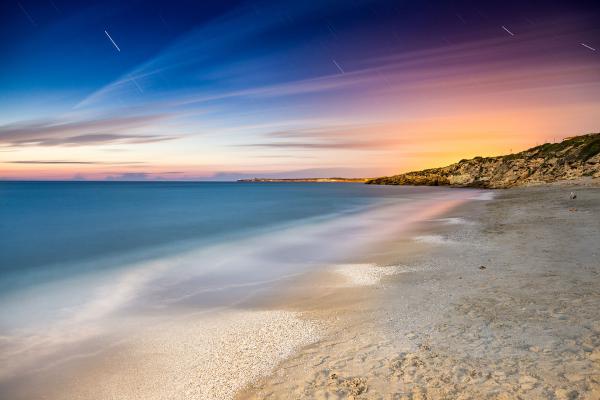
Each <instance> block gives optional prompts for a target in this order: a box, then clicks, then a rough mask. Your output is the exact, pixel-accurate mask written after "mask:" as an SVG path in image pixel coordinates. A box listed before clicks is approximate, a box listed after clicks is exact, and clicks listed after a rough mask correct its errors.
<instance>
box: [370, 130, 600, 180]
mask: <svg viewBox="0 0 600 400" xmlns="http://www.w3.org/2000/svg"><path fill="white" fill-rule="evenodd" d="M585 177H591V178H599V177H600V133H591V134H588V135H581V136H574V137H570V138H566V139H564V140H563V141H562V142H559V143H545V144H543V145H541V146H536V147H533V148H531V149H528V150H525V151H522V152H520V153H514V154H507V155H503V156H496V157H475V158H472V159H469V160H466V159H465V160H460V161H459V162H457V163H455V164H452V165H448V166H446V167H441V168H431V169H425V170H423V171H413V172H407V173H404V174H399V175H394V176H388V177H381V178H374V179H369V180H368V181H367V182H366V183H367V184H378V185H427V186H442V185H444V186H461V187H479V188H490V189H500V188H509V187H514V186H526V185H533V184H543V183H552V182H557V181H563V180H573V179H580V178H585Z"/></svg>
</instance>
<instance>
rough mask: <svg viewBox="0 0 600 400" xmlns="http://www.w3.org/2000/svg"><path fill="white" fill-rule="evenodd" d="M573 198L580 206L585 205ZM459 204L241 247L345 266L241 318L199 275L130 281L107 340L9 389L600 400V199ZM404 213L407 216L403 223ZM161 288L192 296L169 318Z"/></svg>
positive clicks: (502, 198) (459, 194)
mask: <svg viewBox="0 0 600 400" xmlns="http://www.w3.org/2000/svg"><path fill="white" fill-rule="evenodd" d="M571 191H575V192H576V193H577V199H575V200H571V199H569V193H570V192H571ZM432 193H437V192H432ZM441 193H442V195H440V197H439V199H437V200H435V201H432V200H430V199H427V198H424V199H421V200H419V201H417V202H413V203H407V204H408V205H407V204H402V205H401V206H402V208H395V207H398V206H397V205H393V204H392V205H386V206H384V207H378V208H376V209H374V210H371V211H369V213H368V214H360V218H359V216H358V215H354V214H349V215H346V216H344V218H336V219H335V224H333V225H331V223H330V222H328V223H327V224H325V225H322V224H317V225H314V226H313V225H311V226H307V227H303V228H302V230H297V228H294V229H292V231H291V232H292V234H290V233H287V234H284V232H285V231H281V230H280V231H275V232H271V233H269V235H270V236H260V237H257V238H254V239H248V240H246V241H245V242H244V243H245V245H243V246H242V245H241V242H240V243H238V244H237V246H238V247H237V248H238V249H246V250H244V253H243V257H244V258H243V259H244V260H246V261H245V262H247V260H249V259H258V260H262V262H266V260H267V258H266V254H267V253H264V251H267V250H264V249H261V245H260V243H264V242H265V238H270V239H269V243H270V244H271V245H274V244H276V243H278V240H279V241H283V242H285V246H281V245H280V244H278V245H277V246H276V247H275V248H277V249H279V251H278V252H276V254H274V255H273V257H274V258H273V260H281V259H282V257H283V258H285V254H288V255H289V254H296V253H298V254H303V253H307V254H310V248H313V249H314V248H315V246H316V243H321V244H322V245H323V246H324V247H331V248H336V249H337V250H338V251H337V252H336V254H337V255H336V257H334V258H331V257H330V258H323V259H322V260H319V261H318V262H315V266H316V267H314V268H311V269H307V270H305V271H304V272H297V273H295V274H286V275H283V276H280V277H278V278H277V279H272V280H270V281H268V282H267V283H265V282H263V281H261V283H260V284H255V283H243V284H241V283H240V284H239V285H238V286H239V287H243V288H246V287H248V285H249V286H250V287H251V288H252V290H251V291H249V292H244V293H245V294H244V296H243V297H240V298H236V302H235V304H233V305H227V306H224V305H221V306H219V307H209V308H207V307H199V304H204V303H203V301H204V297H206V296H208V297H210V298H212V297H214V296H216V295H217V294H218V293H219V292H218V290H217V291H211V292H209V293H208V294H207V293H205V292H201V293H200V292H193V294H188V295H185V293H184V292H183V291H182V289H184V288H187V287H189V286H190V282H191V283H194V284H197V283H198V282H201V281H195V280H193V279H192V280H189V281H186V279H187V278H189V277H187V278H186V279H183V278H182V280H184V281H186V282H185V285H182V284H181V283H180V282H178V283H177V284H174V283H170V286H169V285H167V283H166V282H168V281H165V279H164V278H161V279H158V280H153V279H150V278H149V277H144V279H143V281H144V282H143V283H139V282H137V281H138V280H140V278H139V277H138V275H134V277H135V280H133V282H134V283H136V286H134V287H135V288H136V290H138V289H137V287H138V286H141V285H142V284H143V285H146V286H149V287H150V288H152V292H151V293H145V294H144V295H143V296H141V295H139V294H138V295H137V296H138V297H137V298H135V299H134V300H131V299H129V297H132V298H133V297H134V296H133V295H132V294H130V291H132V290H133V289H131V287H132V285H131V283H132V282H131V279H129V280H127V281H126V283H127V285H126V288H127V291H126V292H125V293H126V294H127V296H125V294H123V295H122V297H127V299H128V300H127V301H123V303H124V305H123V306H120V308H119V309H118V310H117V311H114V310H112V309H111V310H110V312H111V318H110V319H104V320H103V323H102V324H101V325H100V324H99V325H98V327H100V326H101V328H102V329H104V330H105V331H104V332H103V333H102V334H101V335H96V336H93V335H90V337H86V338H85V340H83V341H81V340H80V341H79V342H78V344H77V345H76V346H74V345H71V346H69V347H68V351H66V350H61V351H62V352H63V353H64V354H61V357H60V358H59V357H57V352H54V353H52V354H50V355H47V356H46V357H45V358H42V359H41V361H40V362H39V363H37V364H36V365H37V366H36V367H34V368H32V367H31V365H29V366H28V367H27V373H23V372H22V371H21V372H19V373H18V374H17V375H14V376H13V377H12V378H11V379H9V380H5V382H4V384H3V385H1V386H0V388H1V390H2V393H4V394H5V395H8V394H9V395H10V398H13V399H33V398H46V399H61V398H65V396H67V397H68V398H70V399H107V398H119V399H238V400H240V399H265V398H266V399H445V398H447V399H459V398H460V399H481V398H492V399H493V398H496V399H520V398H522V399H547V398H555V399H577V398H581V399H597V398H599V396H600V276H599V272H600V249H599V246H598V243H599V242H600V241H599V239H600V189H599V188H597V187H585V186H572V185H569V186H563V185H553V186H545V187H529V188H515V189H509V190H498V191H480V190H466V191H465V190H457V191H456V192H453V189H449V192H441ZM447 193H451V194H450V195H448V194H447ZM448 196H449V197H448ZM406 207H409V208H406ZM394 212H402V213H403V214H402V215H398V218H397V219H396V218H395V217H394ZM374 228H377V229H375V230H374ZM341 232H345V234H347V235H349V236H343V235H341ZM349 232H351V233H352V234H350V233H349ZM273 235H274V238H273ZM277 238H278V239H277ZM283 238H285V240H284V239H283ZM290 238H294V241H291V239H290ZM300 238H302V240H300ZM308 238H311V241H308ZM315 238H316V239H317V241H316V242H315ZM336 238H337V239H338V240H339V241H340V242H341V243H336V242H335V241H336ZM328 241H333V242H328ZM358 243H360V244H361V246H360V247H359V246H357V244H358ZM344 244H345V245H344ZM286 246H287V247H286ZM336 246H341V247H339V248H338V247H336ZM257 249H261V250H257ZM285 249H287V250H285ZM294 249H295V252H294V253H290V251H291V250H294ZM221 250H222V249H220V250H219V251H218V254H222V253H223V252H222V251H221ZM351 250H357V251H351ZM272 252H273V250H272V249H269V251H268V254H270V253H272ZM206 254H210V252H208V253H198V254H196V253H194V254H193V257H192V258H193V259H202V258H206V257H207V255H206ZM323 254H329V255H330V253H329V252H327V253H323ZM340 254H346V255H347V256H345V257H344V256H340ZM219 257H222V256H219ZM296 257H300V256H299V255H298V256H296ZM328 257H329V256H328ZM188 258H190V256H186V258H185V259H188ZM211 259H212V258H211ZM334 261H335V262H334ZM182 271H187V270H186V269H184V270H179V274H181V272H182ZM188 273H190V272H189V271H188ZM170 275H172V273H171V274H170ZM190 276H191V275H190ZM190 279H191V278H190ZM146 281H147V282H146ZM159 284H160V285H163V286H164V287H160V288H159V287H157V286H160V285H159ZM234 286H235V285H234ZM159 289H160V290H159ZM230 289H231V288H230V287H227V290H230ZM237 289H238V287H237V286H236V290H237ZM161 290H164V291H166V292H168V293H169V294H170V296H173V292H174V290H176V291H179V293H178V295H180V297H181V298H177V299H173V297H170V298H169V299H170V302H165V301H164V300H161V301H160V302H159V301H157V298H160V299H162V297H160V296H158V294H157V293H161ZM113 294H114V293H113ZM116 294H117V295H119V292H117V293H116ZM106 296H107V298H111V295H110V293H109V294H107V295H106ZM198 299H200V300H198ZM149 304H152V307H150V306H149ZM99 307H100V308H101V309H102V310H103V311H104V312H105V313H107V312H108V311H105V309H106V307H107V306H106V305H105V304H104V303H102V302H101V303H100V304H99V305H96V306H95V307H92V308H91V309H92V310H96V309H98V308H99ZM88 309H89V308H88ZM86 310H87V309H86ZM132 310H134V311H135V312H132ZM113 314H114V315H113ZM107 321H108V322H110V324H108V323H107ZM77 323H78V324H80V321H77ZM107 325H109V326H110V327H111V329H107ZM76 326H77V327H78V326H80V325H76ZM76 326H75V325H73V326H72V328H73V329H76ZM84 326H85V327H87V328H89V327H90V326H91V327H96V326H95V325H93V324H92V325H90V324H87V325H84ZM69 328H71V326H69ZM71 333H73V334H75V332H71ZM77 333H79V332H77ZM63 339H64V338H63ZM65 340H66V339H65ZM46 341H48V340H46ZM7 343H8V342H7V338H6V337H5V338H3V342H2V345H3V346H5V347H6V346H7ZM5 347H3V348H2V349H4V348H5ZM61 348H62V347H61ZM28 349H29V350H30V348H28ZM29 350H27V351H23V350H22V351H21V353H19V355H20V356H22V357H26V356H28V355H29V353H28V351H29ZM6 354H8V353H6V351H5V354H4V355H6ZM7 359H8V360H9V361H11V364H13V363H12V361H14V362H16V361H17V358H11V357H10V355H9V356H8V358H7ZM56 360H59V361H56ZM5 367H8V364H6V365H5ZM5 370H8V369H7V368H5Z"/></svg>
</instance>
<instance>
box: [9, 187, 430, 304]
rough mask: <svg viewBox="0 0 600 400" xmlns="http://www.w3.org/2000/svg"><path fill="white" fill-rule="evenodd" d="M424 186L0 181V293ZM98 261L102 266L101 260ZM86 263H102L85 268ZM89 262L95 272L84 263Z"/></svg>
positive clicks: (413, 191) (405, 193)
mask: <svg viewBox="0 0 600 400" xmlns="http://www.w3.org/2000/svg"><path fill="white" fill-rule="evenodd" d="M416 193H427V189H415V188H411V189H410V191H407V190H406V189H404V190H403V189H402V188H397V187H376V186H368V185H363V184H337V183H332V184H327V183H325V184H323V183H314V184H313V183H252V184H244V183H180V182H173V183H171V182H153V183H148V182H133V183H132V182H0V238H2V240H1V241H0V293H1V292H6V291H9V290H14V289H19V288H21V287H22V286H27V285H32V284H36V283H39V282H47V281H48V280H50V279H60V278H62V277H63V275H64V274H69V275H72V274H77V273H85V272H88V271H86V269H88V268H113V267H118V265H114V263H113V262H111V261H112V260H113V259H114V258H115V257H123V258H124V259H131V260H133V259H138V258H143V257H148V256H153V257H156V256H159V255H164V254H168V253H169V251H173V250H174V249H176V247H174V246H171V247H169V246H168V245H177V244H179V245H181V246H184V247H185V246H186V244H188V245H192V244H193V245H198V244H203V243H204V244H206V243H210V242H213V243H214V242H218V241H224V240H228V239H232V238H234V237H238V236H240V235H248V234H252V232H253V231H256V232H258V231H261V230H264V229H268V228H272V227H274V226H277V225H281V224H285V223H293V222H301V221H303V220H307V219H310V218H314V217H323V216H332V215H335V214H339V213H344V212H349V211H353V210H357V209H359V208H363V207H365V206H368V205H373V204H376V203H380V202H382V201H383V200H386V199H394V198H396V199H397V198H402V197H406V196H414V195H415V194H416ZM102 260H106V262H105V263H102V262H101V261H102ZM90 261H100V262H95V263H89V262H90ZM91 265H93V267H91Z"/></svg>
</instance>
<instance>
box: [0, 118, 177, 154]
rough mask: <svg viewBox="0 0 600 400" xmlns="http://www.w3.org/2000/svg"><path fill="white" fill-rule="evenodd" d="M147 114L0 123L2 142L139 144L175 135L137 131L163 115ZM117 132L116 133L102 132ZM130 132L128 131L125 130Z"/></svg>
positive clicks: (80, 144)
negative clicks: (65, 120) (74, 119)
mask: <svg viewBox="0 0 600 400" xmlns="http://www.w3.org/2000/svg"><path fill="white" fill-rule="evenodd" d="M167 117H168V116H167V115H148V116H130V117H113V118H102V119H87V120H78V121H69V122H64V121H32V122H21V123H13V124H8V125H3V126H0V145H3V146H15V147H16V146H59V145H66V146H87V145H96V144H117V143H127V144H142V143H152V142H161V141H165V140H172V139H175V138H176V137H175V136H167V135H149V134H143V133H137V132H139V131H141V130H144V129H147V128H149V127H153V126H154V124H155V123H158V122H160V121H164V120H166V119H167ZM106 131H109V132H111V131H112V132H118V133H112V132H111V133H105V132H106ZM129 132H131V133H129Z"/></svg>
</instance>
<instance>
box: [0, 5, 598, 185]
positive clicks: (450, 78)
mask: <svg viewBox="0 0 600 400" xmlns="http://www.w3.org/2000/svg"><path fill="white" fill-rule="evenodd" d="M599 21H600V3H598V2H597V1H589V2H586V1H548V0H546V1H527V0H520V1H485V2H482V1H459V0H457V1H452V2H450V1H434V0H429V1H401V0H396V1H377V0H345V1H328V0H320V1H312V2H311V1H291V0H280V1H223V0H219V1H214V2H212V1H203V2H199V1H192V0H188V1H179V0H169V1H156V2H154V1H110V0H108V1H101V2H94V1H86V2H81V1H66V0H39V1H33V0H19V1H13V0H7V1H4V2H2V3H1V4H0V34H1V35H2V38H3V40H2V41H0V179H34V180H37V179H42V180H45V179H49V180H52V179H56V180H71V179H72V180H231V179H238V178H248V177H276V178H277V177H292V178H299V177H328V176H329V177H330V176H341V177H370V176H379V175H389V174H395V173H400V172H406V171H410V170H415V169H422V168H429V167H436V166H443V165H447V164H449V163H452V162H456V161H458V160H460V159H462V158H470V157H474V156H490V155H498V154H506V153H511V152H516V151H520V150H524V149H526V148H528V147H532V146H535V145H536V144H541V143H544V142H549V141H559V140H561V139H563V138H565V137H568V136H573V135H578V134H584V133H590V132H598V131H600V23H599Z"/></svg>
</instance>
